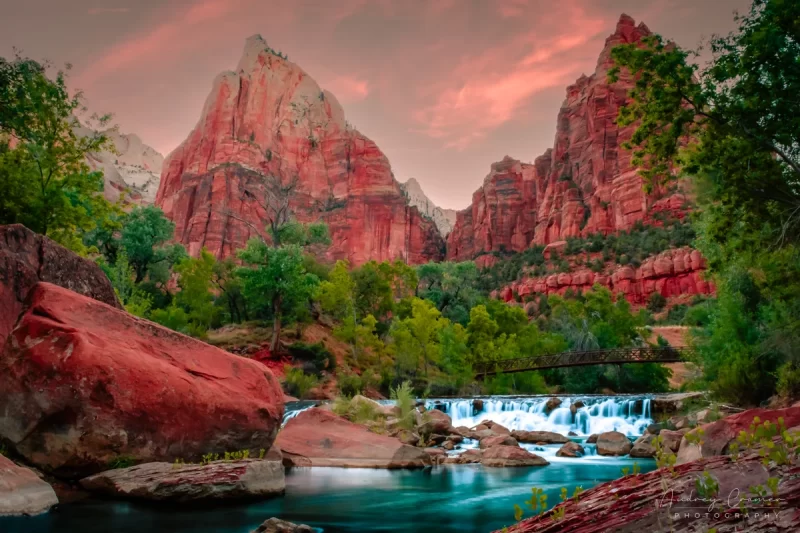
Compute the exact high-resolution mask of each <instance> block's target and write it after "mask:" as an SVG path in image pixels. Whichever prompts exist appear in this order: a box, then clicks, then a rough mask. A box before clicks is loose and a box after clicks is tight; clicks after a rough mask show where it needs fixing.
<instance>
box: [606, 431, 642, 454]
mask: <svg viewBox="0 0 800 533" xmlns="http://www.w3.org/2000/svg"><path fill="white" fill-rule="evenodd" d="M631 448H633V445H632V444H631V441H630V440H628V437H626V436H625V435H624V434H623V433H620V432H619V431H607V432H605V433H600V434H599V435H598V436H597V455H627V454H628V453H630V451H631Z"/></svg>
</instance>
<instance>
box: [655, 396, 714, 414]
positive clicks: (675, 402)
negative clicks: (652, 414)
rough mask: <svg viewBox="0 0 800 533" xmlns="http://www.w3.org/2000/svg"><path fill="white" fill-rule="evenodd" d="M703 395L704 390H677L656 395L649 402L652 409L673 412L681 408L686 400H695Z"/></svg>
mask: <svg viewBox="0 0 800 533" xmlns="http://www.w3.org/2000/svg"><path fill="white" fill-rule="evenodd" d="M704 396H705V393H704V392H678V393H675V394H666V395H664V396H656V397H655V398H653V400H652V402H651V406H652V408H653V410H654V411H656V412H661V413H674V412H675V411H678V410H680V409H682V408H683V406H684V405H685V404H686V402H688V401H690V400H697V399H700V398H703V397H704Z"/></svg>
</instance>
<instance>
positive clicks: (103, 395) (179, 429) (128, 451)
mask: <svg viewBox="0 0 800 533" xmlns="http://www.w3.org/2000/svg"><path fill="white" fill-rule="evenodd" d="M0 390H2V391H3V394H0V413H3V416H2V417H0V437H2V438H3V439H4V440H6V441H7V442H8V443H9V444H10V445H11V447H13V449H14V450H15V451H16V452H17V453H18V454H20V455H21V456H23V457H24V458H25V459H26V460H27V461H28V462H29V463H31V464H34V465H36V466H37V467H39V468H41V469H43V470H45V471H48V472H51V473H53V474H55V475H57V476H59V477H79V476H85V475H88V474H92V473H95V472H98V471H101V470H105V469H106V468H107V464H108V463H109V461H111V460H113V459H114V458H117V457H119V456H127V457H131V458H133V459H135V460H137V461H140V462H147V461H168V462H171V461H172V460H173V459H175V458H178V457H180V458H183V459H185V460H187V461H191V460H199V459H200V457H201V456H202V455H203V454H206V453H224V452H225V451H238V450H244V449H250V450H251V453H258V451H259V450H260V449H261V448H264V449H269V448H270V446H271V445H272V443H273V441H274V439H275V435H276V433H277V431H278V427H279V425H280V422H281V419H282V417H283V393H282V391H281V388H280V385H279V384H278V382H277V380H276V379H275V378H274V377H273V375H272V374H271V373H270V372H269V370H267V369H266V368H265V367H264V366H263V365H261V364H260V363H257V362H255V361H250V360H248V359H245V358H242V357H238V356H235V355H231V354H229V353H227V352H224V351H222V350H220V349H218V348H214V347H212V346H209V345H207V344H205V343H203V342H200V341H198V340H195V339H192V338H190V337H186V336H184V335H181V334H179V333H175V332H173V331H171V330H168V329H166V328H163V327H161V326H159V325H157V324H154V323H152V322H149V321H147V320H143V319H140V318H136V317H134V316H132V315H129V314H127V313H125V312H124V311H120V310H118V309H115V308H113V307H111V306H109V305H106V304H103V303H100V302H98V301H96V300H92V299H90V298H87V297H85V296H81V295H79V294H77V293H74V292H72V291H68V290H67V289H64V288H61V287H57V286H55V285H51V284H49V283H39V284H38V285H36V287H34V289H33V290H32V291H31V293H30V295H29V306H28V309H27V310H26V312H25V313H24V314H23V315H22V318H21V319H20V321H19V323H18V324H17V326H16V328H15V329H14V331H12V332H11V334H10V335H9V337H8V341H7V342H6V346H5V349H4V351H3V353H2V355H0Z"/></svg>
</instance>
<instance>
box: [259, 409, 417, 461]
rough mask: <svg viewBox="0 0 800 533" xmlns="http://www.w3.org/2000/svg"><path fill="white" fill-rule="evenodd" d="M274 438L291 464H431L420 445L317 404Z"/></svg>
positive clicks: (288, 423)
mask: <svg viewBox="0 0 800 533" xmlns="http://www.w3.org/2000/svg"><path fill="white" fill-rule="evenodd" d="M275 442H276V444H277V445H278V446H279V447H280V449H281V451H282V452H283V458H284V464H287V465H290V466H340V467H353V468H359V467H360V468H421V467H424V466H430V464H431V459H430V457H429V456H428V454H426V453H425V452H424V451H423V450H422V449H420V448H416V447H414V446H408V445H406V444H403V443H402V442H400V441H399V440H398V439H396V438H394V437H388V436H386V435H379V434H377V433H372V432H371V431H369V430H367V428H365V427H364V426H362V425H359V424H354V423H352V422H349V421H347V420H345V419H344V418H342V417H340V416H337V415H335V414H334V413H332V412H330V411H326V410H323V409H319V408H316V407H315V408H312V409H308V410H306V411H303V412H302V413H300V414H299V415H297V416H296V417H294V418H292V419H291V420H289V422H287V423H286V426H285V427H284V428H283V429H281V431H280V433H279V434H278V438H277V440H276V441H275Z"/></svg>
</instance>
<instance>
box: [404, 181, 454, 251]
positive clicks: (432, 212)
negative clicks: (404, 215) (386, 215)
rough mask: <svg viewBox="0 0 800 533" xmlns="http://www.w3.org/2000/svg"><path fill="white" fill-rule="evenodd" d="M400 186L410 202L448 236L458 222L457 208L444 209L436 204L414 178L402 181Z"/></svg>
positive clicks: (442, 233)
mask: <svg viewBox="0 0 800 533" xmlns="http://www.w3.org/2000/svg"><path fill="white" fill-rule="evenodd" d="M400 187H401V188H402V189H403V192H404V193H405V195H406V198H408V203H409V204H411V205H413V206H416V207H417V209H419V211H420V213H422V214H423V215H425V216H426V217H428V218H430V219H431V220H433V223H434V224H436V228H437V229H438V230H439V233H440V234H441V235H442V237H447V235H448V234H449V233H450V232H451V231H452V230H453V224H455V223H456V210H455V209H442V208H441V207H439V206H437V205H436V204H434V203H433V202H432V201H431V199H430V198H428V196H427V195H426V194H425V192H424V191H423V190H422V187H421V186H420V184H419V182H418V181H417V180H415V179H414V178H409V180H408V181H406V182H405V183H401V184H400Z"/></svg>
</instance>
